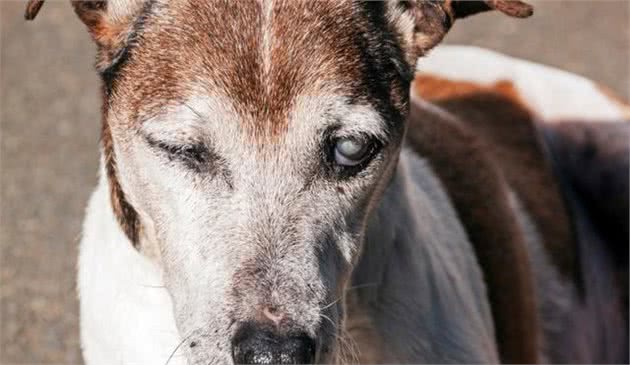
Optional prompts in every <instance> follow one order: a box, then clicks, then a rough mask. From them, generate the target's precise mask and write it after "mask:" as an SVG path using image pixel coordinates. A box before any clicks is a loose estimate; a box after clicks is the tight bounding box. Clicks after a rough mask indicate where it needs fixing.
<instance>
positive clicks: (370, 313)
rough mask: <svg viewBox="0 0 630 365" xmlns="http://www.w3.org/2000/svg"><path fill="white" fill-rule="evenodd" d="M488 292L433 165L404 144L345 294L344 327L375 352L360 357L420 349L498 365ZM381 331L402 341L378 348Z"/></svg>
mask: <svg viewBox="0 0 630 365" xmlns="http://www.w3.org/2000/svg"><path fill="white" fill-rule="evenodd" d="M418 262H421V263H422V264H421V265H418V264H417V263H418ZM485 293H486V288H485V285H484V283H483V278H482V274H481V271H480V268H479V266H478V263H477V261H476V260H475V255H474V252H473V248H472V246H471V244H470V242H469V241H468V239H467V237H466V234H465V232H464V229H463V228H462V225H461V224H460V222H459V221H458V218H457V215H456V213H455V211H454V209H453V207H452V206H451V203H450V201H449V199H448V197H447V195H446V193H445V190H444V189H443V187H442V186H441V184H440V182H439V181H438V180H437V178H436V177H435V174H434V173H433V172H432V171H431V168H430V166H429V165H428V164H427V163H426V162H425V161H423V160H421V159H419V158H418V157H417V155H415V154H414V153H413V152H411V151H409V150H408V149H407V148H403V151H402V153H401V158H400V162H399V165H398V169H397V172H396V174H395V177H394V179H393V181H392V183H391V185H390V186H389V188H388V189H387V191H386V193H385V195H384V197H383V200H382V202H381V204H380V206H379V207H378V208H377V210H376V212H375V214H374V216H373V217H372V220H371V221H370V223H369V226H368V229H367V231H366V239H365V246H364V251H363V255H362V257H361V260H360V262H359V263H358V265H357V267H356V268H355V271H354V275H353V282H352V285H351V287H350V288H349V290H348V292H347V304H348V309H347V313H348V320H347V323H346V326H347V329H348V331H349V332H350V333H351V334H352V333H353V332H356V333H360V334H361V335H360V336H361V337H360V338H355V341H357V342H359V343H358V346H359V347H360V348H362V349H363V348H369V349H370V351H368V352H367V353H366V354H367V356H368V358H365V359H363V358H362V359H361V362H364V361H367V362H402V363H405V362H411V361H412V359H415V360H417V359H418V357H417V356H418V354H423V355H424V356H425V358H424V361H426V362H434V363H435V362H442V361H454V362H462V363H463V362H495V363H496V362H497V361H498V358H497V352H496V351H497V350H496V345H495V342H494V329H493V324H492V323H493V322H492V318H491V314H490V308H489V304H488V301H487V297H486V295H485ZM394 324H395V325H394ZM401 324H402V326H401ZM405 324H407V325H405ZM418 324H420V326H421V328H422V330H421V332H422V334H420V335H419V334H418ZM369 326H371V329H372V331H371V335H366V331H365V329H366V327H369ZM353 327H356V328H353ZM355 329H356V331H354V330H355ZM379 336H382V337H385V338H392V337H395V338H397V340H396V341H388V342H390V343H393V344H397V345H400V346H399V348H395V349H378V344H379V343H380V341H375V340H373V339H374V338H378V337H379ZM435 339H439V341H438V342H436V341H435ZM362 341H367V342H368V343H366V344H362V343H360V342H362Z"/></svg>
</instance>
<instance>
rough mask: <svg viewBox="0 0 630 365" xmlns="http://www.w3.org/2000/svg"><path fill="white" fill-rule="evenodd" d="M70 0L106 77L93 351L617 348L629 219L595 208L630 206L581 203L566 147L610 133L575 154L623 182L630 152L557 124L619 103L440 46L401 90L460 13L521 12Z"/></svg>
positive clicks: (507, 7) (273, 353)
mask: <svg viewBox="0 0 630 365" xmlns="http://www.w3.org/2000/svg"><path fill="white" fill-rule="evenodd" d="M41 4H42V1H39V0H35V1H31V5H30V7H29V9H28V11H27V17H29V18H32V17H33V16H34V14H35V13H36V12H37V11H38V10H39V7H41ZM73 4H74V6H75V10H76V12H77V14H78V15H79V17H80V18H81V20H83V22H84V23H85V24H86V25H87V26H88V30H89V31H90V33H91V34H92V36H93V38H94V40H95V41H96V43H97V45H98V46H99V58H98V63H97V68H98V69H99V71H100V73H101V75H102V77H103V81H104V108H103V114H104V115H103V126H104V128H103V141H102V156H103V157H102V163H101V177H100V180H99V186H98V188H97V190H96V191H95V193H94V194H93V196H92V199H91V201H90V204H89V207H88V210H87V216H86V220H85V225H84V234H83V239H82V241H81V251H80V252H81V253H80V260H79V278H78V281H79V294H80V300H81V339H82V347H83V352H84V357H85V360H86V362H87V363H89V364H111V363H124V364H160V363H169V364H182V363H191V364H209V363H230V362H237V363H239V362H241V363H278V362H282V363H311V362H315V361H317V362H361V363H419V362H428V363H444V362H450V363H473V362H492V363H496V362H498V361H504V362H514V363H516V362H520V363H522V362H536V361H568V362H581V361H586V362H617V361H625V360H627V343H626V342H627V331H626V330H625V329H624V328H623V326H622V325H621V324H618V323H615V321H617V322H624V321H625V322H624V323H627V317H626V316H625V314H624V312H625V311H624V310H623V308H622V306H623V305H624V302H623V301H624V300H625V301H626V302H627V291H626V290H625V288H623V284H622V283H623V280H620V279H619V277H620V276H621V275H619V274H620V273H623V272H624V270H626V271H625V272H627V262H623V260H622V262H617V261H615V260H613V258H612V254H611V252H616V251H621V252H623V249H624V244H625V250H626V251H625V252H626V255H627V237H625V238H623V237H622V238H620V237H621V235H618V234H616V233H615V234H612V235H610V234H606V232H608V231H614V232H617V230H618V229H619V228H620V227H618V226H614V225H613V226H612V227H611V226H606V225H604V224H602V222H596V221H595V220H593V219H592V218H593V217H591V216H589V214H588V213H589V212H590V209H591V208H593V209H595V210H601V211H602V212H603V213H602V214H603V215H602V216H610V217H612V218H615V219H616V220H615V221H616V222H622V223H621V226H622V227H621V229H622V230H623V225H624V223H623V219H624V217H625V219H626V221H627V211H625V210H624V209H623V208H621V209H608V210H607V209H604V208H603V207H602V206H601V205H602V204H599V203H598V202H597V201H592V200H591V201H585V200H584V199H583V198H584V196H589V195H590V193H591V192H593V191H599V193H600V196H601V198H602V199H608V200H615V199H616V198H617V196H613V197H611V194H607V193H606V191H603V192H602V190H601V187H602V186H601V185H602V184H601V183H598V181H599V180H598V177H597V176H595V183H593V182H592V181H591V180H589V179H586V180H584V181H583V180H581V179H580V177H581V176H582V175H583V174H580V173H579V168H578V169H576V168H575V167H574V166H573V165H572V163H573V164H575V163H577V164H578V165H579V164H580V163H581V162H582V161H583V160H584V159H578V160H577V161H573V160H570V159H571V158H573V156H575V152H578V151H581V149H583V148H587V149H589V150H590V151H591V153H589V156H590V157H592V156H593V152H592V151H595V152H597V151H599V150H598V149H599V148H600V147H602V146H603V147H606V148H604V149H603V150H602V151H604V152H609V151H612V152H611V153H602V154H601V156H600V155H598V154H597V153H595V157H596V158H595V160H593V158H591V159H590V160H589V162H591V163H594V164H597V162H599V161H605V162H606V164H609V165H610V168H608V169H605V168H603V169H602V170H601V171H599V174H600V175H602V176H603V175H606V176H609V177H613V178H614V180H615V181H621V185H622V186H624V184H625V187H626V190H627V176H625V175H624V176H618V175H619V171H620V169H624V168H625V169H627V159H626V158H625V157H623V156H626V157H627V146H625V144H624V143H621V144H619V143H617V142H618V141H616V140H615V138H604V137H606V136H605V135H604V134H602V133H600V132H599V131H600V130H608V127H600V126H597V127H589V128H592V131H593V133H591V134H593V135H594V136H595V137H592V136H591V134H589V133H590V132H589V133H586V134H585V135H582V136H580V135H575V134H574V133H568V132H567V130H566V129H565V128H563V127H562V125H563V124H553V123H551V124H549V123H550V122H552V121H553V120H554V119H556V118H562V119H566V118H570V117H585V116H587V117H588V118H587V119H588V120H589V121H590V120H594V119H601V120H603V121H621V120H625V119H626V117H627V114H624V113H627V106H625V105H623V103H620V102H616V101H614V100H612V99H610V98H609V97H608V96H606V95H604V94H603V92H601V91H599V90H598V89H597V88H595V87H593V84H592V83H590V82H588V81H586V80H583V79H581V78H579V77H577V76H573V75H568V74H566V73H563V72H561V71H557V70H552V69H549V68H544V67H541V66H537V65H533V64H529V63H525V62H521V61H517V60H514V59H509V58H505V57H503V56H500V55H497V54H491V53H486V52H484V51H480V50H477V49H467V48H449V47H445V48H442V49H439V48H438V49H436V50H435V53H434V54H432V55H430V56H428V57H425V58H424V59H423V61H422V62H421V63H420V66H419V68H420V70H421V71H422V72H425V73H424V74H420V75H419V76H417V77H416V79H415V83H414V84H413V86H412V85H411V81H412V78H413V77H412V75H413V72H414V69H415V61H416V59H417V58H418V57H420V56H424V55H426V54H427V52H428V50H429V49H431V48H432V47H433V46H435V45H436V44H437V43H438V42H439V41H440V40H441V39H442V37H443V36H444V34H445V33H446V31H448V29H449V28H450V26H451V25H452V23H453V21H455V19H457V18H461V17H465V16H468V15H471V14H474V13H477V12H480V11H485V10H492V9H496V10H500V11H501V12H503V13H505V14H508V15H511V16H518V17H524V16H528V15H530V14H531V8H530V7H529V6H527V5H525V4H523V3H521V2H516V1H505V0H487V1H457V0H452V1H445V2H439V1H437V2H434V1H431V2H425V1H417V2H409V3H406V2H399V1H395V0H392V1H389V2H385V3H377V2H368V3H362V2H346V3H341V2H336V1H331V2H325V1H320V2H308V1H306V2H299V1H267V0H265V1H257V2H245V1H243V2H237V3H229V2H208V3H206V2H197V1H194V2H192V1H187V0H177V1H174V0H173V1H170V2H166V1H143V0H136V1H130V2H126V3H125V2H123V1H110V2H107V1H95V2H82V1H73ZM279 39H280V40H282V41H281V42H279V41H278V40H279ZM462 60H466V61H464V62H461V63H460V62H453V61H462ZM475 63H479V64H480V66H478V67H477V68H474V67H471V65H472V64H475ZM482 66H483V67H482ZM426 72H428V74H427V73H426ZM532 75H535V79H536V80H540V83H537V82H534V78H532ZM543 84H544V85H551V86H553V87H550V86H543V87H542V88H541V87H540V85H543ZM410 86H411V90H412V97H411V100H410V99H409V90H410ZM558 90H560V91H558ZM567 90H569V91H570V92H565V91H567ZM558 92H560V93H562V95H563V96H565V97H567V99H566V100H563V99H561V98H558V95H557V93H558ZM549 100H553V102H548V101H549ZM586 101H588V102H589V105H588V108H585V110H584V111H581V110H579V109H575V105H576V103H578V104H579V103H585V102H586ZM582 105H584V104H582ZM567 111H570V112H573V114H572V115H570V114H567V113H566V112H567ZM512 122H514V123H512ZM611 125H614V126H617V125H621V124H611ZM601 126H604V124H601ZM625 126H626V124H625V123H624V124H623V125H621V127H620V128H618V129H619V131H617V132H618V133H616V134H617V135H619V133H622V134H623V133H627V128H625ZM577 130H580V131H584V130H586V129H583V128H581V127H579V128H577ZM589 131H591V130H589ZM541 136H545V138H546V139H545V141H546V142H545V143H543V142H542V140H541V138H542V137H541ZM602 136H603V137H602ZM611 141H613V142H615V143H612V142H611ZM620 155H621V156H622V157H621V158H618V157H619V156H620ZM590 157H589V158H590ZM606 166H608V165H606ZM598 176H599V175H598ZM578 187H579V189H578ZM624 198H625V202H626V206H627V192H626V194H625V196H624ZM613 205H615V204H613ZM615 206H618V204H616V205H615ZM585 207H587V208H588V209H589V210H586V209H585ZM620 215H621V216H622V218H619V216H620ZM604 226H606V229H604V228H602V227H604ZM625 229H626V230H627V225H626V228H625ZM604 231H605V232H604ZM624 240H626V241H624ZM618 275H619V276H618ZM583 318H588V320H587V321H581V320H578V319H583ZM602 338H605V341H601V339H602Z"/></svg>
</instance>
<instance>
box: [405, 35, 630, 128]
mask: <svg viewBox="0 0 630 365" xmlns="http://www.w3.org/2000/svg"><path fill="white" fill-rule="evenodd" d="M417 70H418V71H419V72H423V73H429V74H433V75H438V76H440V77H444V78H447V79H453V80H461V81H471V82H478V83H482V84H492V83H495V82H497V81H501V80H507V81H511V82H512V83H513V84H514V85H515V87H516V88H517V90H518V91H519V93H520V94H521V96H522V97H523V99H524V101H525V102H526V103H527V104H528V106H529V107H531V108H532V109H533V110H534V111H535V112H536V113H537V114H538V115H539V116H540V117H541V118H542V119H544V120H545V121H553V120H561V119H571V118H573V119H575V118H578V119H586V120H595V121H608V120H611V121H619V120H620V119H623V117H624V111H623V110H622V109H621V107H620V106H619V104H618V103H616V102H614V101H613V100H611V99H610V98H609V97H607V96H606V95H604V94H603V93H602V91H601V90H600V89H598V88H597V85H596V84H595V83H593V82H592V81H591V80H588V79H586V78H584V77H582V76H579V75H576V74H572V73H569V72H566V71H563V70H560V69H557V68H553V67H549V66H544V65H541V64H537V63H533V62H529V61H525V60H521V59H516V58H513V57H509V56H506V55H503V54H500V53H497V52H493V51H490V50H487V49H482V48H477V47H469V46H447V45H440V46H438V47H436V48H435V49H434V50H433V51H431V53H430V54H429V55H428V56H427V57H423V58H421V59H420V60H419V61H418V64H417Z"/></svg>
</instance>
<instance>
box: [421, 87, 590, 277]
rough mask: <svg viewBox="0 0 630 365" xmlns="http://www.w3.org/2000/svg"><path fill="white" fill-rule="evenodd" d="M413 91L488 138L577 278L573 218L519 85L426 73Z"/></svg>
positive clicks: (552, 249)
mask: <svg viewBox="0 0 630 365" xmlns="http://www.w3.org/2000/svg"><path fill="white" fill-rule="evenodd" d="M414 92H416V93H418V94H419V95H421V96H422V97H423V98H424V99H427V100H429V101H431V102H433V103H435V104H436V105H438V106H440V107H442V108H444V109H446V110H448V111H449V112H451V113H452V114H453V115H455V116H457V117H459V119H460V120H461V121H462V122H463V123H464V124H465V125H466V127H467V128H470V129H471V131H472V133H474V134H476V135H477V136H478V137H479V138H480V139H481V140H482V141H483V143H484V145H485V148H487V149H488V153H490V154H491V156H492V158H493V159H494V160H495V161H496V164H497V165H498V167H499V168H500V169H501V172H502V174H503V175H504V176H505V179H506V181H507V182H508V184H509V186H510V187H511V188H512V189H514V191H515V192H516V194H517V195H518V197H519V199H520V200H521V201H522V202H523V204H524V205H525V208H526V210H527V211H528V212H529V214H530V215H531V217H532V219H533V220H534V223H535V224H536V226H537V228H538V230H539V232H540V234H541V236H542V239H543V241H544V245H545V247H546V249H547V251H548V252H549V254H550V255H551V258H552V260H553V262H554V264H555V265H556V266H557V267H558V269H559V271H560V272H561V273H562V274H563V275H564V276H565V277H567V278H570V279H572V280H574V279H578V270H577V266H576V265H577V249H576V247H575V239H574V234H573V231H572V227H571V220H570V217H569V214H568V211H567V208H566V206H565V204H564V202H563V197H562V193H561V190H560V188H559V186H558V184H557V183H556V178H555V176H554V174H553V172H552V170H551V167H550V165H549V163H548V161H547V158H546V156H545V154H544V150H543V145H542V143H541V141H540V138H539V135H538V131H537V129H536V125H535V124H534V117H533V115H532V114H531V113H530V111H529V110H528V109H527V107H526V106H525V105H524V103H523V102H522V101H521V99H520V97H519V94H518V91H517V90H516V89H515V88H514V86H513V85H512V84H511V83H510V82H509V81H499V82H497V83H495V84H492V85H489V86H484V85H478V84H474V83H471V82H461V81H452V80H447V79H442V78H437V77H434V76H429V75H421V76H418V77H417V78H416V80H415V83H414Z"/></svg>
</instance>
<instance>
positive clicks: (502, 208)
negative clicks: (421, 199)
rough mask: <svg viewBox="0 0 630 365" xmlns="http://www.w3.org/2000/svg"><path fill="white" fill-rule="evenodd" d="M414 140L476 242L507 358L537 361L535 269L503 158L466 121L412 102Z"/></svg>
mask: <svg viewBox="0 0 630 365" xmlns="http://www.w3.org/2000/svg"><path fill="white" fill-rule="evenodd" d="M408 143H409V145H410V146H411V147H412V148H413V149H414V150H415V151H416V152H417V153H418V154H419V155H421V156H422V157H423V158H426V159H427V160H428V161H429V163H430V165H431V167H432V168H433V170H434V171H435V172H436V174H437V175H438V177H439V178H440V180H441V181H442V183H443V184H444V186H445V188H446V190H447V191H448V193H449V196H450V198H451V200H452V202H453V204H454V206H455V209H456V210H457V212H458V214H459V217H460V219H461V221H462V223H463V225H464V228H465V229H466V231H467V233H468V235H469V238H470V240H471V242H472V244H473V247H474V250H475V254H476V256H477V259H478V260H479V264H480V266H481V268H482V270H483V273H484V279H485V282H486V285H487V289H488V297H489V301H490V304H491V310H492V316H493V318H494V322H495V331H496V333H495V334H496V340H497V344H498V350H499V354H500V358H501V361H502V362H505V363H535V362H537V358H538V355H537V354H538V335H539V333H538V332H539V327H538V315H537V311H536V304H535V297H534V291H533V290H534V289H533V283H532V272H531V268H530V266H529V261H528V257H527V252H526V248H525V242H524V237H523V233H522V231H521V230H520V227H519V225H518V224H517V220H516V219H517V218H516V216H515V213H514V212H513V211H512V208H511V206H510V203H509V196H508V183H507V181H506V179H505V177H504V175H503V173H502V171H501V169H500V167H499V165H498V164H497V161H496V160H495V159H494V158H493V157H494V156H493V155H492V154H491V153H489V151H488V147H487V146H486V144H485V142H484V141H483V140H482V139H481V138H479V137H478V136H477V135H476V134H475V133H473V132H472V131H471V130H470V129H469V128H467V126H466V125H464V124H460V123H459V122H458V121H456V120H455V119H453V120H450V119H445V118H443V116H441V115H439V114H435V113H434V112H432V111H429V110H427V109H425V108H424V107H423V106H421V105H419V104H418V102H413V103H412V106H411V111H410V120H409V130H408Z"/></svg>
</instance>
